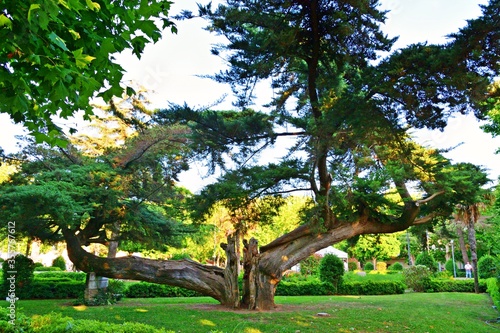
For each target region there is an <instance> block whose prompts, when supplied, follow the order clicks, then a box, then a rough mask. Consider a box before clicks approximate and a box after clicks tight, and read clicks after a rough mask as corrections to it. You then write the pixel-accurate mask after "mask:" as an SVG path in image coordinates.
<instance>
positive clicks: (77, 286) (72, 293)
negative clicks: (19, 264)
mask: <svg viewBox="0 0 500 333" xmlns="http://www.w3.org/2000/svg"><path fill="white" fill-rule="evenodd" d="M84 291H85V282H81V281H51V280H46V281H43V280H42V281H37V280H35V281H33V282H32V283H31V284H30V285H29V286H26V287H25V288H24V289H23V293H22V294H16V296H18V297H19V298H20V299H64V298H78V297H81V296H82V295H83V293H84ZM1 294H2V295H6V292H5V289H3V290H2V293H1ZM4 297H5V296H4Z"/></svg>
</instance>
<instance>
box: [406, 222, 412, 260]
mask: <svg viewBox="0 0 500 333" xmlns="http://www.w3.org/2000/svg"><path fill="white" fill-rule="evenodd" d="M406 245H407V247H408V265H410V266H411V265H412V262H411V253H410V234H408V230H406Z"/></svg>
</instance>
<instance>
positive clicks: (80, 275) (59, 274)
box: [35, 271, 87, 281]
mask: <svg viewBox="0 0 500 333" xmlns="http://www.w3.org/2000/svg"><path fill="white" fill-rule="evenodd" d="M86 276H87V274H86V273H84V272H63V271H54V272H40V273H37V274H35V279H38V278H43V279H60V278H69V279H71V280H74V281H85V278H86Z"/></svg>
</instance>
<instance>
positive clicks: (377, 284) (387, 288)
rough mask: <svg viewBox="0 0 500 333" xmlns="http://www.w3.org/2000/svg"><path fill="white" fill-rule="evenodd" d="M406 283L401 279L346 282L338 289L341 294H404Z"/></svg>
mask: <svg viewBox="0 0 500 333" xmlns="http://www.w3.org/2000/svg"><path fill="white" fill-rule="evenodd" d="M405 289H406V285H405V284H404V283H403V282H400V281H363V282H359V281H352V282H344V283H343V284H342V285H341V286H340V288H339V291H338V294H341V295H394V294H403V293H404V292H405Z"/></svg>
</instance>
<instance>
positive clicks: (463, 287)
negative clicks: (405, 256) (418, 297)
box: [421, 278, 486, 293]
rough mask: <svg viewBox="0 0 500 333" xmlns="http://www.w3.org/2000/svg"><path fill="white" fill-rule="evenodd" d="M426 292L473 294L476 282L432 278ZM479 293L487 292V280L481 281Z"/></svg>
mask: <svg viewBox="0 0 500 333" xmlns="http://www.w3.org/2000/svg"><path fill="white" fill-rule="evenodd" d="M421 291H425V292H436V293H443V292H460V293H473V292H474V281H473V280H471V279H469V280H454V279H439V278H437V279H434V278H431V279H430V281H429V283H428V284H427V285H426V286H425V289H424V290H421ZM479 291H480V292H485V291H486V282H485V280H480V281H479Z"/></svg>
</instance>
